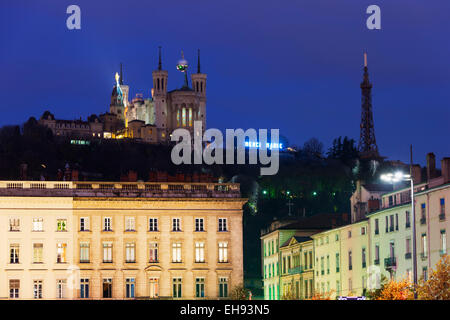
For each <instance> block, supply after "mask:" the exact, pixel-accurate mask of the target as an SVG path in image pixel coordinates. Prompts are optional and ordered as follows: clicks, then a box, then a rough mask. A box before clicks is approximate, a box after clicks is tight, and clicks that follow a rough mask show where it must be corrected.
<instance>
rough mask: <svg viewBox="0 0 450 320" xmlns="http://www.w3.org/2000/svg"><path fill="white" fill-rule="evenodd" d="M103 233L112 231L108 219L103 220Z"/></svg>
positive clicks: (109, 219)
mask: <svg viewBox="0 0 450 320" xmlns="http://www.w3.org/2000/svg"><path fill="white" fill-rule="evenodd" d="M103 231H112V227H111V218H110V217H105V218H103Z"/></svg>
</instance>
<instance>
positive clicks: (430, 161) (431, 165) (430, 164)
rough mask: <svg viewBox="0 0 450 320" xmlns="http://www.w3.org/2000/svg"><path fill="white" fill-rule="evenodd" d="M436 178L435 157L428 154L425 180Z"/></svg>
mask: <svg viewBox="0 0 450 320" xmlns="http://www.w3.org/2000/svg"><path fill="white" fill-rule="evenodd" d="M433 178H436V156H435V155H434V153H432V152H430V153H428V154H427V180H428V181H430V180H431V179H433Z"/></svg>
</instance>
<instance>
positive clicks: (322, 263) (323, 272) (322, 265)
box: [320, 257, 325, 275]
mask: <svg viewBox="0 0 450 320" xmlns="http://www.w3.org/2000/svg"><path fill="white" fill-rule="evenodd" d="M324 261H325V258H324V257H320V274H321V275H324V274H325V263H324Z"/></svg>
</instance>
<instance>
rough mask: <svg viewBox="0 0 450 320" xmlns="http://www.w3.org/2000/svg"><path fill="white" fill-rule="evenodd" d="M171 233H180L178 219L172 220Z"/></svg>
mask: <svg viewBox="0 0 450 320" xmlns="http://www.w3.org/2000/svg"><path fill="white" fill-rule="evenodd" d="M172 231H181V225H180V218H173V219H172Z"/></svg>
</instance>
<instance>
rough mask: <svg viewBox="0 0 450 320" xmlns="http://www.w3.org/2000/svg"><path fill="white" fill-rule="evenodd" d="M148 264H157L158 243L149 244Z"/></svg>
mask: <svg viewBox="0 0 450 320" xmlns="http://www.w3.org/2000/svg"><path fill="white" fill-rule="evenodd" d="M149 247H150V249H149V262H158V243H157V242H150V245H149Z"/></svg>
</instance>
